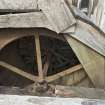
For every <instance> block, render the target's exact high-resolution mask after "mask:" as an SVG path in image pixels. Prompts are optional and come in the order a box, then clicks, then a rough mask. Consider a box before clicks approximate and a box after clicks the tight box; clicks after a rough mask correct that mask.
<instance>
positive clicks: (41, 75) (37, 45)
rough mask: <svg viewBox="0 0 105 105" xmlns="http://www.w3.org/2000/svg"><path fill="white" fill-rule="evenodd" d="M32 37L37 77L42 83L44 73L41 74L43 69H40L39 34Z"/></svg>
mask: <svg viewBox="0 0 105 105" xmlns="http://www.w3.org/2000/svg"><path fill="white" fill-rule="evenodd" d="M34 36H35V48H36V57H37V66H38V75H39V80H40V81H43V80H44V73H43V69H42V59H41V46H40V39H39V34H38V33H36V34H35V35H34Z"/></svg>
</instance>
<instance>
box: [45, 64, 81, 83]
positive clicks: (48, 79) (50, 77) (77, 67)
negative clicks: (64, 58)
mask: <svg viewBox="0 0 105 105" xmlns="http://www.w3.org/2000/svg"><path fill="white" fill-rule="evenodd" d="M81 68H82V65H77V66H74V67H72V68H69V69H67V70H65V71H63V72H60V73H57V74H55V75H53V76H49V77H47V78H46V80H47V81H48V82H52V81H54V80H57V79H59V78H61V77H64V76H66V75H69V74H71V73H73V72H76V71H78V70H80V69H81Z"/></svg>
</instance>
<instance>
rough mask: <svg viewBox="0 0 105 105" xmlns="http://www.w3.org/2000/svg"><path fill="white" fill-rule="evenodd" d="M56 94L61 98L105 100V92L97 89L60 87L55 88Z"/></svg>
mask: <svg viewBox="0 0 105 105" xmlns="http://www.w3.org/2000/svg"><path fill="white" fill-rule="evenodd" d="M55 94H56V95H57V96H60V97H66V98H69V97H79V98H89V99H105V90H103V89H95V88H84V87H74V86H72V87H71V86H60V85H57V86H56V87H55Z"/></svg>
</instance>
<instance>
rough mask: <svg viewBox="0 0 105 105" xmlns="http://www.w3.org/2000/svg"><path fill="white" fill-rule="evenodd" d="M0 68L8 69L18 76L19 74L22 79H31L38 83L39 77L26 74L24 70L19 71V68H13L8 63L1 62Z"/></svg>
mask: <svg viewBox="0 0 105 105" xmlns="http://www.w3.org/2000/svg"><path fill="white" fill-rule="evenodd" d="M0 66H2V67H4V68H6V69H7V70H9V71H12V72H14V73H16V74H19V75H21V76H22V77H24V78H27V79H29V80H31V81H38V77H36V76H34V75H32V74H29V73H27V72H24V71H23V70H21V69H19V68H17V67H14V66H12V65H10V64H8V63H5V62H3V61H0Z"/></svg>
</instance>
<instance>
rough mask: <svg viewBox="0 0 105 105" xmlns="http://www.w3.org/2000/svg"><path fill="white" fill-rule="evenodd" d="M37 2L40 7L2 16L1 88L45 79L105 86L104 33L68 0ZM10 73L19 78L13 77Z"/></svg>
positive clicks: (65, 83) (64, 83) (89, 85)
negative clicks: (67, 0)
mask: <svg viewBox="0 0 105 105" xmlns="http://www.w3.org/2000/svg"><path fill="white" fill-rule="evenodd" d="M35 3H36V5H35V6H34V7H33V8H34V9H32V8H31V10H30V9H28V10H27V9H26V10H27V11H28V12H26V11H25V12H24V13H23V10H21V9H20V10H21V13H17V11H15V12H14V13H13V14H5V15H3V16H1V17H0V18H1V26H0V28H1V29H0V67H1V74H2V76H1V78H3V79H1V84H3V85H6V84H8V85H11V84H12V82H13V81H14V80H15V79H17V80H16V81H15V83H13V84H14V85H18V83H20V86H22V84H23V85H27V84H30V83H33V82H39V81H43V80H45V81H47V82H48V83H58V84H59V83H60V84H63V85H83V86H84V84H85V85H86V86H88V87H97V88H104V87H105V78H104V77H105V73H104V71H105V64H104V62H105V59H104V57H105V36H104V33H103V32H102V30H100V29H99V27H98V26H97V25H96V24H94V23H93V22H92V21H91V20H90V19H89V17H87V16H86V15H85V14H83V13H82V12H81V11H79V10H78V9H77V8H75V7H74V6H72V5H71V4H69V2H66V1H65V0H62V1H59V0H53V2H52V1H51V0H49V2H48V1H47V0H38V1H36V2H35ZM15 9H16V8H15ZM30 11H31V12H30ZM12 12H13V11H12ZM100 68H101V69H100ZM99 70H100V71H99ZM10 71H12V72H14V73H15V74H13V75H12V76H10V75H7V74H9V73H10V74H11V73H12V72H10ZM7 72H9V73H7ZM16 74H18V75H16ZM15 75H16V76H15ZM19 75H20V76H22V77H24V80H23V78H22V79H20V76H19ZM4 77H5V78H6V81H7V82H6V83H5V82H4V80H5V79H4ZM12 77H13V78H12ZM18 77H19V78H18ZM14 78H15V79H14ZM99 78H100V79H99ZM9 79H10V82H8V80H9ZM26 79H28V80H26ZM84 80H86V81H85V82H83V81H84ZM22 81H23V82H22ZM24 81H25V82H24ZM26 81H27V82H26Z"/></svg>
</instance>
